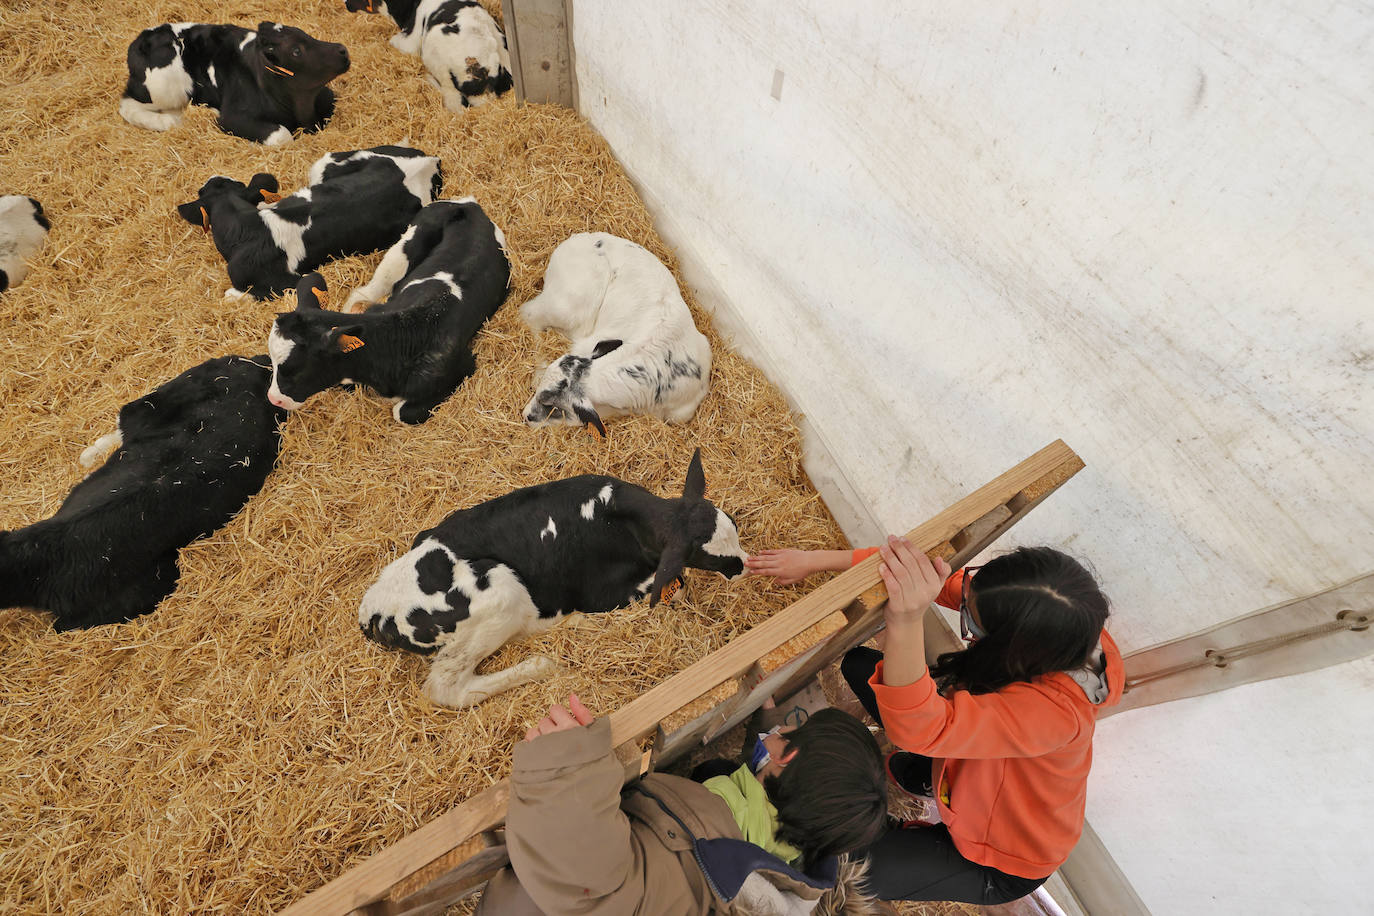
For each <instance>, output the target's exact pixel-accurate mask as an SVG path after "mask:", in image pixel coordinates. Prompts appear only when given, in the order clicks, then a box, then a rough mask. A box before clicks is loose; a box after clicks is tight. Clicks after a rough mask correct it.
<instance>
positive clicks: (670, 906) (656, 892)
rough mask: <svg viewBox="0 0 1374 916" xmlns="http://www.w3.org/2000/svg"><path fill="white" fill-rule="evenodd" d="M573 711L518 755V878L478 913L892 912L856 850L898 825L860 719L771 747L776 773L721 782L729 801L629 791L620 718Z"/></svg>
mask: <svg viewBox="0 0 1374 916" xmlns="http://www.w3.org/2000/svg"><path fill="white" fill-rule="evenodd" d="M569 701H570V702H569V707H570V708H564V707H563V706H562V705H558V704H555V705H554V706H553V707H551V708H550V710H549V715H548V716H547V717H546V718H545V719H544V720H543V721H542V722H541V723H540V724H539V725H536V726H535V727H533V728H531V729H530V730H529V731H528V732H527V733H526V735H525V740H524V741H523V742H521V743H520V744H518V745H516V748H515V758H514V763H513V766H512V769H511V779H510V784H511V794H510V804H509V808H508V810H507V815H506V844H507V847H508V849H509V852H510V860H511V867H510V868H506V869H504V870H503V871H501V872H499V873H498V874H497V875H496V876H495V877H494V878H492V880H491V881H490V882H488V885H487V889H486V891H485V893H484V894H483V897H482V900H481V903H480V904H479V905H478V908H477V916H560V914H565V913H567V914H572V913H576V914H595V916H707V914H722V916H762V914H768V916H841V914H842V916H867V914H873V913H880V912H884V911H883V910H881V909H879V908H878V904H876V903H875V902H874V901H873V900H871V898H869V897H868V895H867V894H866V893H864V892H863V890H862V880H863V866H862V863H858V862H855V863H851V862H849V861H848V859H847V857H846V855H845V854H846V853H849V852H852V851H855V850H860V849H864V848H866V847H867V846H868V845H869V843H871V842H872V841H873V840H874V839H875V838H876V837H877V836H878V835H879V834H881V833H882V831H883V829H884V827H885V824H886V820H887V774H886V771H885V770H884V768H883V763H882V757H881V755H880V754H879V752H878V745H877V742H875V741H874V739H873V736H872V734H870V733H869V731H868V729H867V728H866V727H864V726H863V725H862V724H861V723H860V722H859V721H858V720H857V719H855V718H854V717H853V716H850V715H848V714H847V713H844V712H841V711H839V710H837V709H823V710H820V711H818V712H816V713H815V714H813V715H812V716H811V718H810V719H808V720H807V722H806V723H805V724H803V725H802V726H801V727H799V728H797V729H796V730H795V731H792V732H790V733H784V734H773V735H770V736H768V738H767V739H766V741H765V744H766V746H767V749H768V751H769V754H768V757H769V762H768V763H767V765H765V766H763V767H762V769H760V770H759V771H758V773H757V775H755V774H754V773H753V772H752V770H751V769H750V768H749V766H748V765H747V764H746V765H745V766H744V767H743V768H742V770H741V771H737V772H736V773H734V774H732V775H731V776H729V777H724V776H722V777H716V779H714V780H708V783H714V782H716V781H717V780H725V781H726V782H727V783H729V784H730V785H726V786H724V787H723V790H721V791H717V790H713V789H712V788H708V787H707V785H704V784H701V783H697V782H693V781H692V780H690V779H684V778H682V777H679V776H670V775H667V774H663V773H651V774H649V775H647V776H645V777H644V778H643V779H640V780H638V781H636V782H634V783H632V784H631V785H629V786H627V787H625V788H624V790H623V791H622V782H623V780H624V767H623V766H622V765H621V764H620V762H619V761H618V760H617V759H616V757H615V754H614V753H613V750H612V748H611V729H610V722H609V721H608V720H607V719H604V718H603V719H593V718H592V715H591V713H589V712H588V711H587V710H586V708H585V707H583V706H582V704H581V702H579V701H578V700H577V698H576V697H575V696H573V697H569ZM755 780H756V782H755ZM751 783H752V785H751ZM760 785H761V786H762V787H763V791H762V792H759V791H757V790H758V787H759V786H760ZM731 786H733V787H734V788H733V789H732V788H731ZM735 790H741V791H735ZM746 837H747V839H746ZM750 840H752V841H753V842H750ZM765 847H767V848H768V849H772V850H773V851H772V852H770V851H767V849H765ZM785 857H788V858H785ZM789 859H790V860H789Z"/></svg>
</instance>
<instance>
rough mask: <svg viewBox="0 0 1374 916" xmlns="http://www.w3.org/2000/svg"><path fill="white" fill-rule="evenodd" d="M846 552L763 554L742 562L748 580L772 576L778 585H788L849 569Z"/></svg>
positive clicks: (810, 551)
mask: <svg viewBox="0 0 1374 916" xmlns="http://www.w3.org/2000/svg"><path fill="white" fill-rule="evenodd" d="M852 560H853V553H852V552H851V551H848V550H792V549H786V550H764V551H762V552H760V553H756V554H754V555H753V556H751V557H749V558H748V559H747V560H745V561H744V565H745V566H746V567H747V568H748V570H749V575H751V576H772V577H773V581H774V582H775V583H776V584H777V585H791V584H793V583H794V582H800V581H801V580H803V579H805V578H806V577H807V576H811V575H815V574H816V573H819V572H831V571H833V572H839V571H840V570H844V569H848V568H849V567H850V565H851V563H852Z"/></svg>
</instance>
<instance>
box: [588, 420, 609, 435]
mask: <svg viewBox="0 0 1374 916" xmlns="http://www.w3.org/2000/svg"><path fill="white" fill-rule="evenodd" d="M587 432H589V433H591V434H592V435H593V436H595V437H596V438H598V439H605V438H606V437H605V436H603V435H601V430H599V429H597V428H596V424H595V423H588V424H587Z"/></svg>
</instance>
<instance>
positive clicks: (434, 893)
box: [386, 844, 510, 916]
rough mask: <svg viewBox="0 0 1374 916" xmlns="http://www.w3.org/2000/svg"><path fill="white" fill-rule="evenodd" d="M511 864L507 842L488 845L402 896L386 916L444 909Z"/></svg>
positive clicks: (418, 913) (411, 915) (399, 915)
mask: <svg viewBox="0 0 1374 916" xmlns="http://www.w3.org/2000/svg"><path fill="white" fill-rule="evenodd" d="M509 864H510V856H509V854H508V853H507V851H506V847H505V845H504V844H501V845H496V846H487V847H485V848H483V849H482V850H480V851H479V852H477V853H476V854H474V855H473V856H472V857H471V858H470V859H468V861H466V862H464V863H463V864H462V865H461V866H458V867H456V868H453V869H451V870H450V871H449V872H448V873H447V874H445V875H443V876H442V877H440V878H439V879H438V880H436V881H433V882H431V883H430V884H429V886H428V887H424V888H423V889H421V890H419V891H417V892H415V893H413V894H408V895H406V896H405V897H401V898H400V899H399V900H398V901H397V902H396V903H395V904H393V905H392V906H391V907H390V908H389V909H388V910H387V913H386V916H421V914H424V913H431V912H440V911H442V910H443V909H444V908H445V907H447V906H450V905H451V904H454V903H457V902H458V901H459V900H462V899H463V898H464V897H466V896H468V895H469V894H471V893H473V892H474V891H476V890H477V888H478V887H480V886H481V885H483V884H486V883H487V881H489V880H491V876H492V875H494V874H496V873H497V872H498V871H500V870H501V869H503V868H505V867H506V866H507V865H509ZM393 896H394V895H393Z"/></svg>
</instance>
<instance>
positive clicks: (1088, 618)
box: [931, 547, 1109, 693]
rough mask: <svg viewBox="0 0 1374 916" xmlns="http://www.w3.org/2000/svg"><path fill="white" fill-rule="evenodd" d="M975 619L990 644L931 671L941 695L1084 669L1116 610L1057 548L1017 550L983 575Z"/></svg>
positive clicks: (973, 588) (975, 592) (972, 594)
mask: <svg viewBox="0 0 1374 916" xmlns="http://www.w3.org/2000/svg"><path fill="white" fill-rule="evenodd" d="M968 601H969V605H970V611H971V612H972V613H973V615H974V616H975V617H976V618H977V620H978V623H979V624H980V626H981V629H982V630H983V632H984V634H985V635H984V636H982V637H981V638H980V639H978V640H977V641H976V642H974V643H973V644H972V645H970V646H969V647H968V648H967V649H964V650H962V651H959V652H947V653H945V654H944V655H941V656H940V658H939V659H938V660H937V661H936V663H935V665H934V666H933V667H932V668H931V674H932V676H934V678H935V679H936V681H937V682H939V685H940V687H941V689H945V688H947V687H954V688H959V689H964V690H968V691H969V692H970V693H990V692H992V691H994V690H999V689H1001V688H1002V687H1005V686H1006V685H1008V684H1011V683H1014V682H1016V681H1029V680H1031V679H1032V678H1035V677H1038V676H1040V675H1042V674H1049V673H1050V672H1053V671H1068V670H1072V669H1074V668H1078V667H1080V666H1082V665H1083V664H1084V663H1085V662H1086V661H1087V660H1088V655H1089V654H1090V653H1091V652H1092V650H1093V647H1094V646H1096V645H1097V642H1098V640H1099V639H1101V637H1102V627H1103V625H1104V624H1105V623H1106V622H1107V614H1108V613H1109V606H1108V602H1107V596H1106V595H1104V594H1102V590H1101V589H1100V588H1098V585H1097V581H1096V580H1095V579H1093V576H1092V573H1090V572H1088V571H1087V570H1086V569H1084V568H1083V564H1081V563H1079V562H1078V561H1077V560H1075V559H1074V558H1073V557H1071V556H1069V555H1068V554H1066V553H1062V552H1060V551H1058V550H1055V549H1054V548H1052V547H1018V548H1017V549H1016V550H1013V551H1012V552H1011V553H1008V554H1003V555H1002V556H1000V557H997V558H996V559H994V560H992V561H991V562H989V563H988V564H987V565H986V566H984V567H983V568H982V569H980V570H979V571H978V574H977V575H976V576H974V577H973V579H972V581H971V582H970V584H969V597H968Z"/></svg>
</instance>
